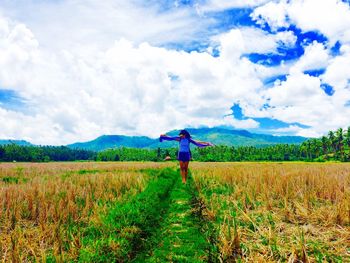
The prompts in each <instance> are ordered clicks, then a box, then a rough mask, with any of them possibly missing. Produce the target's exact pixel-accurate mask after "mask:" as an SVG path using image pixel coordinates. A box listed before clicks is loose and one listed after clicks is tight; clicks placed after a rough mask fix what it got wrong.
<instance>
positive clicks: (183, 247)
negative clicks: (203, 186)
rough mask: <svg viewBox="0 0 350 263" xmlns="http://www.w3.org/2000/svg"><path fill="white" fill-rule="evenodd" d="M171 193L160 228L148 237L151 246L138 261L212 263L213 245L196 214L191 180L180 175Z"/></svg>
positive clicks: (137, 258) (136, 260) (136, 259)
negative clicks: (210, 251)
mask: <svg viewBox="0 0 350 263" xmlns="http://www.w3.org/2000/svg"><path fill="white" fill-rule="evenodd" d="M176 176H177V179H176V181H175V184H174V186H173V188H172V190H171V192H170V193H169V198H168V199H165V200H164V201H165V202H169V206H168V209H167V211H165V213H164V215H163V216H162V222H161V223H160V226H159V229H158V230H156V231H155V233H154V235H153V236H152V237H151V238H150V239H149V240H148V245H147V246H146V248H145V251H144V252H143V253H140V254H139V255H138V256H137V257H136V258H135V260H134V262H208V261H209V259H208V251H209V244H208V243H207V241H206V239H205V237H204V235H203V234H202V233H201V231H200V222H199V219H198V218H197V217H196V216H195V215H194V214H193V213H192V208H193V207H192V205H191V204H192V200H193V188H192V180H191V179H190V180H189V181H188V183H187V184H186V185H183V184H182V182H181V180H180V175H179V174H178V173H177V174H176Z"/></svg>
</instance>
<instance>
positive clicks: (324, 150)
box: [321, 136, 329, 155]
mask: <svg viewBox="0 0 350 263" xmlns="http://www.w3.org/2000/svg"><path fill="white" fill-rule="evenodd" d="M321 144H322V153H323V154H324V155H326V154H328V146H329V141H328V138H327V137H326V136H322V138H321Z"/></svg>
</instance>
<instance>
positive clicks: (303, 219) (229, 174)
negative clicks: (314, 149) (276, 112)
mask: <svg viewBox="0 0 350 263" xmlns="http://www.w3.org/2000/svg"><path fill="white" fill-rule="evenodd" d="M191 169H192V175H193V177H194V181H195V184H196V186H197V189H198V191H199V193H200V195H201V197H202V199H203V200H204V202H205V205H206V211H205V212H206V214H207V217H208V218H211V219H212V220H213V221H214V222H215V223H214V225H215V227H217V231H218V233H217V236H218V248H219V252H220V257H221V258H222V259H224V260H226V261H233V260H235V259H236V260H237V259H238V258H239V259H241V260H243V261H247V262H275V261H281V262H350V164H346V163H322V164H314V163H302V162H300V163H192V164H191Z"/></svg>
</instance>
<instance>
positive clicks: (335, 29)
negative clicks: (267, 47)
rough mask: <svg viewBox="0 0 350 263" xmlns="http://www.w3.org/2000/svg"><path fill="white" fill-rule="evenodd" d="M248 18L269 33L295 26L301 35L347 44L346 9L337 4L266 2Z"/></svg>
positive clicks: (334, 0)
mask: <svg viewBox="0 0 350 263" xmlns="http://www.w3.org/2000/svg"><path fill="white" fill-rule="evenodd" d="M252 18H253V19H255V20H256V21H257V22H258V23H260V24H265V23H266V24H268V25H269V26H270V27H271V28H272V29H274V30H276V29H277V28H279V27H288V26H289V25H296V26H297V27H298V28H300V29H302V30H303V31H304V32H307V31H317V32H320V33H321V34H323V35H325V36H326V37H327V38H329V39H330V42H331V44H334V43H336V41H338V40H339V41H341V42H343V43H348V42H349V41H350V29H349V26H348V25H349V24H350V6H349V4H348V3H345V2H343V1H339V0H322V1H318V0H291V1H286V0H282V1H277V2H269V3H267V4H265V5H262V6H260V7H258V8H256V9H255V10H254V12H253V14H252Z"/></svg>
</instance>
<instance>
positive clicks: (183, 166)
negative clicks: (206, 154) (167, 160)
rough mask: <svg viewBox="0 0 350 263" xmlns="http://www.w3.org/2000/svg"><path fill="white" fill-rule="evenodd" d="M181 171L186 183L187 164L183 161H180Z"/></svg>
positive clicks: (183, 181) (183, 180)
mask: <svg viewBox="0 0 350 263" xmlns="http://www.w3.org/2000/svg"><path fill="white" fill-rule="evenodd" d="M180 173H181V177H182V183H186V175H185V164H184V162H183V161H180Z"/></svg>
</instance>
